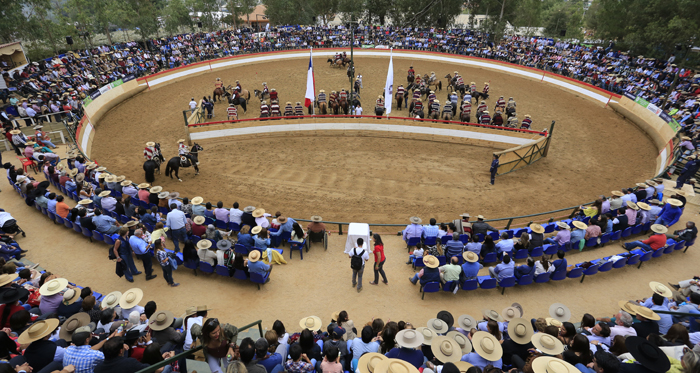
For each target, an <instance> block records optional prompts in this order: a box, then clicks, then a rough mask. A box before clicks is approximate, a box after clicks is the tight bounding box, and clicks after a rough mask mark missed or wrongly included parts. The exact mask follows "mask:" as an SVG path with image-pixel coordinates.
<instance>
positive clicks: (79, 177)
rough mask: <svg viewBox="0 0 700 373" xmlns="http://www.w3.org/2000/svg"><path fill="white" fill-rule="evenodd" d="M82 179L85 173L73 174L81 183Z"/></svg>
mask: <svg viewBox="0 0 700 373" xmlns="http://www.w3.org/2000/svg"><path fill="white" fill-rule="evenodd" d="M83 180H85V174H77V175H76V176H75V181H77V182H79V183H81V182H82V181H83Z"/></svg>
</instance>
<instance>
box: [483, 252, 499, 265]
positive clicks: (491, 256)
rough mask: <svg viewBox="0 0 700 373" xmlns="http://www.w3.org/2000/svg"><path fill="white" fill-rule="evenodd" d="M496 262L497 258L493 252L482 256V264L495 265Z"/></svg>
mask: <svg viewBox="0 0 700 373" xmlns="http://www.w3.org/2000/svg"><path fill="white" fill-rule="evenodd" d="M496 260H498V256H497V255H496V253H495V252H493V253H488V254H486V256H484V263H495V262H496Z"/></svg>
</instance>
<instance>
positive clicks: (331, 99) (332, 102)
mask: <svg viewBox="0 0 700 373" xmlns="http://www.w3.org/2000/svg"><path fill="white" fill-rule="evenodd" d="M337 102H338V93H337V92H336V91H331V94H330V96H328V106H329V107H330V106H333V105H335V104H336V103H337Z"/></svg>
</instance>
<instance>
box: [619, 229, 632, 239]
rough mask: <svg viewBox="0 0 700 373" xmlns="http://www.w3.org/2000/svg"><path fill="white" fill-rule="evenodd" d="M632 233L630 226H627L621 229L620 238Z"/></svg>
mask: <svg viewBox="0 0 700 373" xmlns="http://www.w3.org/2000/svg"><path fill="white" fill-rule="evenodd" d="M631 235H632V227H627V228H625V230H623V231H622V236H621V237H622V238H626V237H629V236H631Z"/></svg>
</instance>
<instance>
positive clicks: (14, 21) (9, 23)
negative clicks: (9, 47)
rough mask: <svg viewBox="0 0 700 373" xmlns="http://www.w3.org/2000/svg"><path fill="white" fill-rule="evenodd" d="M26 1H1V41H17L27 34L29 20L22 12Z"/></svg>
mask: <svg viewBox="0 0 700 373" xmlns="http://www.w3.org/2000/svg"><path fill="white" fill-rule="evenodd" d="M25 4H26V1H25V0H0V19H2V22H0V40H2V42H3V43H10V42H13V41H16V40H18V39H20V38H22V37H23V36H25V35H26V34H27V32H26V31H27V30H28V23H29V20H28V19H27V17H26V16H25V15H24V13H23V12H22V8H23V7H24V6H25Z"/></svg>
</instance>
